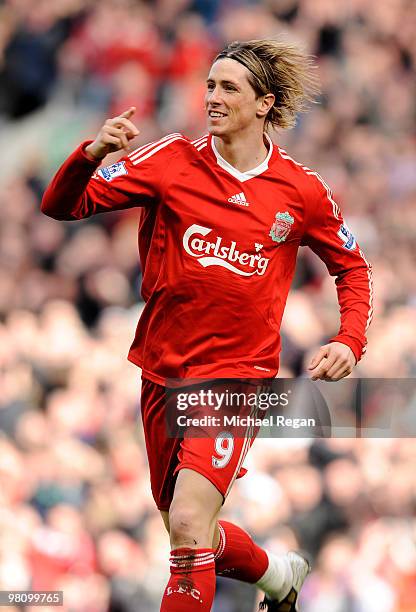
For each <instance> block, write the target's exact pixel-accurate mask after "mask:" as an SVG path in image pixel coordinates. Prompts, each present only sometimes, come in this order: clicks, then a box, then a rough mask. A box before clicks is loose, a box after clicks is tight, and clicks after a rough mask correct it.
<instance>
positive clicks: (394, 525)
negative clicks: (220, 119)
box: [0, 0, 416, 612]
mask: <svg viewBox="0 0 416 612" xmlns="http://www.w3.org/2000/svg"><path fill="white" fill-rule="evenodd" d="M415 23H416V4H415V3H414V2H412V1H411V0H383V2H377V1H376V0H349V1H348V2H343V1H342V0H339V1H338V2H334V1H333V0H266V1H264V2H255V1H252V2H243V1H239V0H225V1H223V2H219V1H215V0H211V1H209V0H195V1H191V0H176V1H173V0H159V1H155V2H138V1H129V0H101V1H100V2H93V1H91V0H54V1H53V2H51V1H49V0H37V1H35V0H3V1H2V2H0V158H1V166H0V168H1V173H0V181H1V192H0V205H1V223H0V262H1V271H0V388H1V394H0V428H1V432H0V589H26V588H35V589H39V588H59V589H63V590H64V591H65V601H66V603H65V606H64V610H65V611H73V612H104V611H105V610H108V609H109V606H110V603H109V602H110V601H111V610H112V611H113V612H133V611H134V612H154V611H156V610H158V609H159V607H158V602H159V599H160V595H161V592H162V589H163V586H164V583H165V580H166V578H167V575H168V566H167V558H168V557H167V554H168V550H169V546H168V539H167V536H166V534H165V533H164V531H163V528H162V522H161V520H160V518H159V516H158V514H157V512H156V511H155V509H154V506H153V501H152V499H151V495H150V489H149V484H148V476H147V467H146V459H145V454H144V447H143V439H142V434H141V430H140V428H139V427H138V426H137V413H138V396H139V384H140V382H139V371H138V370H137V369H136V368H135V367H134V366H132V365H131V364H129V363H128V362H127V361H126V359H125V355H126V352H127V349H128V347H129V344H130V341H131V338H132V335H133V330H134V327H135V323H136V321H137V318H138V314H139V311H140V309H141V307H142V304H141V303H140V302H139V301H138V299H139V298H138V290H139V282H140V269H139V266H138V261H137V248H136V238H137V237H136V228H137V218H138V212H137V210H133V211H130V212H127V213H125V214H112V215H107V216H101V217H100V216H99V217H96V218H94V219H91V220H87V221H84V222H79V223H73V224H72V223H60V222H56V221H53V220H50V219H48V218H46V217H44V216H42V215H41V214H40V213H39V202H40V198H41V195H42V191H43V189H44V187H45V185H46V184H47V182H48V180H49V179H50V177H51V175H52V173H53V172H54V171H55V170H56V168H57V166H58V165H59V163H60V162H61V161H62V160H63V159H64V158H65V157H66V156H67V155H68V153H69V152H70V151H71V150H72V149H73V148H74V147H75V146H76V145H77V144H78V142H79V141H81V140H83V139H85V138H87V137H89V136H91V137H93V136H94V134H95V133H96V131H97V129H98V127H99V126H100V124H101V123H102V121H103V119H104V118H105V117H107V116H112V115H114V114H116V113H118V112H120V111H123V110H124V109H125V108H127V107H128V106H130V105H132V104H133V105H136V106H137V108H138V110H137V114H136V117H135V122H136V124H137V125H138V127H139V128H140V130H141V134H140V137H139V139H138V143H142V142H147V141H150V140H152V139H154V138H158V137H159V136H160V135H163V134H165V133H168V132H171V131H183V132H184V133H185V134H186V135H189V136H192V137H197V136H199V135H201V134H203V133H204V112H203V104H202V97H203V93H204V80H205V77H206V73H207V69H208V67H209V64H210V61H211V59H212V57H213V55H214V54H215V52H216V51H217V50H218V49H220V48H221V47H222V46H223V45H224V42H227V41H230V40H234V39H249V38H260V37H267V36H275V35H276V34H279V33H281V32H285V33H286V36H288V37H289V38H290V39H292V40H295V41H300V42H302V43H303V44H304V45H305V46H306V48H307V49H308V50H309V51H310V52H311V53H313V54H315V55H316V56H317V59H318V64H319V72H320V77H321V81H322V87H323V95H322V97H321V100H320V104H319V105H316V106H315V107H314V108H313V110H312V112H311V113H310V114H308V115H305V116H302V117H301V118H300V120H299V123H298V126H297V127H296V128H295V129H294V130H292V131H291V132H288V133H281V134H278V135H277V140H278V142H279V144H282V145H283V146H284V147H285V148H287V149H288V151H289V152H290V154H291V155H292V156H294V157H295V158H296V159H299V160H301V161H302V162H303V163H305V164H307V165H310V166H312V167H313V168H315V169H317V170H318V171H319V172H320V173H321V174H322V175H323V176H324V177H325V178H326V180H327V181H328V182H329V183H330V185H331V186H332V187H333V190H334V192H335V194H336V198H337V200H338V201H339V203H340V204H341V206H342V209H343V211H344V214H345V217H346V220H347V222H348V224H349V225H350V227H351V228H352V230H353V231H354V232H355V233H357V234H358V237H359V241H360V243H361V245H362V247H363V249H364V251H365V252H366V254H367V256H368V258H369V259H370V260H371V261H372V263H373V265H374V269H375V296H376V299H375V319H374V322H373V325H372V327H371V330H370V333H369V349H368V353H367V356H366V357H365V359H364V360H363V361H362V362H361V363H360V364H359V366H358V368H357V370H356V375H359V376H364V377H380V378H383V377H414V376H415V374H416V357H415V356H416V327H415V303H416V275H415V263H416V262H415V253H416V251H415V248H414V239H415V233H416V232H415V227H416V206H415V204H416V202H415V191H416V171H415V170H416V155H415V146H414V145H415V111H416V107H415V100H416V95H415V94H416V91H415V89H416V86H415V83H416V80H415V64H416V36H415ZM172 316H174V313H172ZM337 325H338V309H337V305H336V295H335V289H334V286H333V279H331V278H329V277H328V275H327V273H326V270H325V269H324V267H323V265H322V264H321V262H319V260H318V259H317V258H316V257H315V256H313V254H311V253H310V252H308V251H306V250H304V249H302V250H301V253H300V257H299V264H298V269H297V275H296V281H295V285H294V287H293V291H292V292H291V296H290V298H289V301H288V305H287V309H286V314H285V319H284V324H283V328H282V331H283V367H282V372H281V375H282V376H284V375H287V376H298V375H301V374H302V372H303V368H304V363H305V360H306V359H307V358H308V356H309V355H310V352H311V349H313V348H314V347H316V346H317V345H319V344H320V343H323V342H325V341H326V340H327V338H329V337H330V336H331V335H332V334H333V333H334V332H335V331H336V329H337ZM415 407H416V406H415V404H413V406H409V407H408V408H409V410H411V409H412V408H413V413H414V409H415ZM415 466H416V444H415V442H414V440H408V439H404V438H402V439H400V440H395V439H383V440H353V439H338V440H335V439H333V440H326V441H325V442H322V441H319V440H318V441H315V442H313V441H310V440H304V439H301V440H296V439H291V440H286V441H285V440H279V441H276V440H261V441H258V442H257V443H256V444H255V445H254V447H253V449H252V451H251V454H250V456H249V459H248V461H247V467H249V470H250V471H249V475H248V476H247V477H246V478H244V479H242V480H241V481H240V482H239V483H238V484H237V485H236V487H235V489H234V490H233V492H232V494H231V495H230V498H229V500H228V502H227V504H226V506H225V510H224V516H227V517H229V518H231V519H232V520H235V521H236V522H238V523H239V524H241V525H242V526H245V527H246V528H247V529H248V530H249V531H250V532H251V533H252V534H253V535H254V536H255V537H256V539H257V540H258V541H260V542H262V543H264V544H266V545H267V546H268V547H270V548H272V549H275V550H277V551H279V550H283V549H284V548H287V547H294V546H301V547H303V548H305V549H307V550H309V551H310V552H311V553H312V554H313V555H314V557H315V571H314V573H313V575H312V576H311V577H310V579H309V580H308V582H307V584H306V586H305V588H304V592H303V595H302V602H303V607H302V610H303V611H304V612H373V611H374V612H415V611H416V547H415V539H416V521H415V509H416V483H415V477H414V475H415ZM254 598H255V593H254V590H253V589H251V588H250V587H246V586H245V585H243V584H241V583H236V582H233V581H226V580H225V579H222V580H221V581H219V586H218V594H217V600H216V607H215V608H214V609H215V611H216V612H252V611H253V610H254V609H256V606H255V601H254ZM9 609H10V610H13V608H9ZM34 609H35V608H34ZM51 610H52V608H51Z"/></svg>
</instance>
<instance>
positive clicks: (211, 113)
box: [208, 110, 227, 119]
mask: <svg viewBox="0 0 416 612" xmlns="http://www.w3.org/2000/svg"><path fill="white" fill-rule="evenodd" d="M208 115H209V116H210V117H211V119H221V118H222V117H226V116H227V115H226V114H225V113H220V112H219V111H213V110H211V111H209V112H208Z"/></svg>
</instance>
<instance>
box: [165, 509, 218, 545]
mask: <svg viewBox="0 0 416 612" xmlns="http://www.w3.org/2000/svg"><path fill="white" fill-rule="evenodd" d="M169 526H170V540H171V544H172V545H173V546H175V547H179V546H184V547H188V546H189V547H190V548H195V547H203V546H205V545H206V542H207V541H208V540H209V532H210V522H209V520H207V519H206V518H205V517H204V516H203V513H201V511H200V509H199V508H197V507H195V506H192V505H191V506H185V505H182V504H172V506H171V510H170V512H169Z"/></svg>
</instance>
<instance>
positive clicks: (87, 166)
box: [41, 107, 176, 220]
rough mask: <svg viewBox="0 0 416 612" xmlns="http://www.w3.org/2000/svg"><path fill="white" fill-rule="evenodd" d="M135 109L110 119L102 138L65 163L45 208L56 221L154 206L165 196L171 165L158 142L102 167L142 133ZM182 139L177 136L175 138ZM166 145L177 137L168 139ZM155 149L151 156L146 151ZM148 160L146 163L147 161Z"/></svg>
mask: <svg viewBox="0 0 416 612" xmlns="http://www.w3.org/2000/svg"><path fill="white" fill-rule="evenodd" d="M134 111H135V108H134V107H131V108H130V109H129V110H127V111H126V112H124V113H122V114H121V115H119V116H117V117H113V118H112V119H108V120H107V121H106V122H105V123H104V125H103V126H102V128H101V129H100V131H99V133H98V135H97V137H96V139H95V140H94V141H92V142H91V141H89V142H86V143H83V144H82V145H80V146H79V147H78V148H77V149H76V150H75V151H74V152H73V153H72V155H70V156H69V157H68V159H67V160H66V161H65V162H64V163H63V164H62V166H61V167H60V168H59V170H58V172H57V173H56V174H55V176H54V178H53V179H52V181H51V183H50V184H49V186H48V187H47V189H46V191H45V194H44V196H43V199H42V204H41V210H42V212H43V213H44V214H46V215H48V216H49V217H52V218H54V219H61V220H73V219H83V218H85V217H89V216H91V215H94V214H97V213H101V212H106V211H112V210H122V209H126V208H132V207H136V206H149V205H151V204H152V203H154V202H156V201H158V200H159V199H160V183H161V176H162V174H163V169H164V168H166V162H165V160H162V159H161V157H162V158H163V157H164V155H163V153H165V152H163V153H162V152H161V153H162V155H161V153H158V155H157V159H156V157H152V158H151V159H150V157H151V154H152V152H153V151H156V150H157V151H159V150H160V149H161V147H157V146H156V143H154V144H153V145H148V146H146V147H141V148H140V149H138V150H137V151H138V152H136V151H134V152H133V153H131V154H130V155H128V156H126V157H123V158H121V160H119V161H118V162H116V163H115V164H112V165H111V166H109V167H107V168H101V169H99V170H98V167H99V166H100V165H101V162H102V160H103V159H104V157H105V156H106V155H107V154H108V153H112V152H114V151H121V150H122V149H124V150H126V149H127V147H128V143H129V141H130V140H132V139H133V138H135V136H137V134H138V133H139V132H138V130H137V128H136V126H135V125H134V124H133V123H132V122H131V121H130V117H131V116H132V115H133V114H134ZM175 139H176V138H175ZM162 140H165V141H166V144H169V143H170V142H172V140H173V139H170V140H169V139H167V138H166V139H162ZM141 150H146V151H147V150H149V152H150V155H142V154H141V153H140V151H141ZM142 162H144V163H142Z"/></svg>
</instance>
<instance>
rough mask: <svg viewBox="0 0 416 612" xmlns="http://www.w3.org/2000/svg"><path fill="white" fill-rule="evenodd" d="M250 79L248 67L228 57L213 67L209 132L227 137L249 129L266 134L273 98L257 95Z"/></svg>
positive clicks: (207, 102)
mask: <svg viewBox="0 0 416 612" xmlns="http://www.w3.org/2000/svg"><path fill="white" fill-rule="evenodd" d="M249 76H250V72H249V71H248V69H247V68H246V67H245V66H243V65H242V64H240V63H239V62H237V61H236V60H233V59H230V58H228V57H227V58H223V59H219V60H217V61H216V62H214V64H213V65H212V66H211V70H210V72H209V75H208V79H207V93H206V95H205V108H206V111H207V121H208V131H209V132H210V134H212V135H213V136H219V137H227V136H232V135H233V134H234V133H236V132H241V131H244V130H248V129H249V130H250V129H259V130H260V131H261V132H262V131H263V127H264V119H265V117H266V115H267V112H268V110H269V109H270V107H271V105H272V103H273V101H274V96H273V95H272V94H267V95H266V96H257V94H256V92H255V91H254V89H253V87H252V86H251V84H250V83H249V80H248V79H249Z"/></svg>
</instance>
